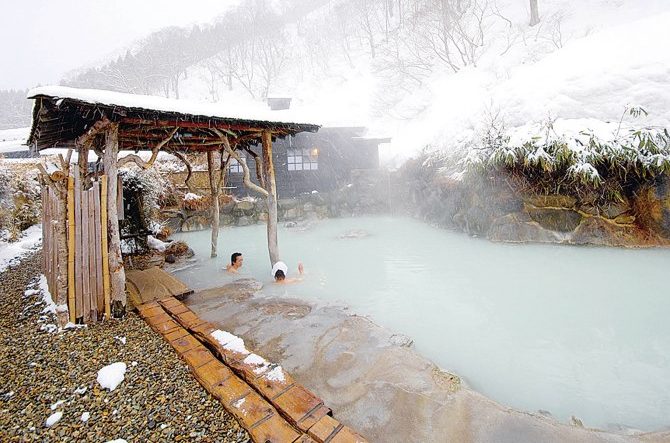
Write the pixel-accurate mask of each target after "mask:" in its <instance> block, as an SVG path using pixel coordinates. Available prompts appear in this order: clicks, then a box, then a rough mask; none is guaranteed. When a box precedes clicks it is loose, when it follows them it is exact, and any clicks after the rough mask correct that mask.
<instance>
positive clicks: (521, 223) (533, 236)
mask: <svg viewBox="0 0 670 443" xmlns="http://www.w3.org/2000/svg"><path fill="white" fill-rule="evenodd" d="M488 239H489V240H491V241H497V242H507V243H526V242H537V243H557V242H560V241H562V239H561V238H560V237H559V235H558V234H557V233H556V232H554V231H548V230H546V229H543V228H542V227H541V226H540V225H539V224H538V223H536V222H533V221H532V219H531V218H530V217H529V216H528V214H526V213H517V214H508V215H505V216H503V217H499V218H497V219H496V220H495V221H494V222H493V224H492V225H491V229H490V230H489V234H488Z"/></svg>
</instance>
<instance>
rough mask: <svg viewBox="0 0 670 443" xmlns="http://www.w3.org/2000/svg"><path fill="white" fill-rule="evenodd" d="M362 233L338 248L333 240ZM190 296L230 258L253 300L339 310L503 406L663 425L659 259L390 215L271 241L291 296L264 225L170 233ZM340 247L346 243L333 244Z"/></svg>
mask: <svg viewBox="0 0 670 443" xmlns="http://www.w3.org/2000/svg"><path fill="white" fill-rule="evenodd" d="M353 231H356V232H355V233H356V234H358V235H360V234H362V233H363V232H366V233H368V234H369V235H368V236H364V237H361V238H341V237H342V236H343V235H345V234H347V233H352V232H353ZM177 237H178V238H179V239H182V240H185V241H187V242H188V243H189V245H191V247H192V248H193V249H194V250H195V251H196V254H197V255H196V257H197V263H196V266H194V267H192V268H190V269H187V270H183V271H180V272H177V274H176V275H177V276H178V277H179V278H181V279H183V280H184V281H186V283H187V284H189V285H191V286H192V287H193V288H195V289H202V288H207V287H214V286H219V285H221V284H224V283H227V282H230V281H232V277H230V276H229V275H227V274H226V273H225V272H224V271H222V270H221V268H223V267H224V266H225V264H226V263H227V262H228V260H229V258H230V254H231V253H232V252H236V251H240V252H243V253H244V257H245V262H244V268H243V269H244V274H246V275H248V276H253V277H255V278H257V279H259V280H261V281H262V282H263V283H265V284H267V286H266V288H265V289H264V292H266V293H269V294H274V295H279V296H283V295H288V296H298V297H301V298H306V299H311V300H321V301H326V302H342V303H344V304H346V305H348V306H350V307H351V308H352V311H354V312H356V313H357V314H361V315H369V316H370V317H371V318H372V319H373V320H374V321H375V322H377V323H378V324H380V325H382V326H384V327H386V328H388V329H390V330H392V331H394V332H400V333H404V334H407V335H408V336H410V337H411V338H412V339H414V342H415V346H416V348H417V350H418V351H419V352H420V353H422V354H423V355H425V356H426V357H428V358H430V359H431V360H433V361H434V362H435V363H436V364H438V365H439V366H440V367H442V368H443V369H446V370H450V371H453V372H455V373H456V374H458V375H459V376H461V377H462V378H463V379H464V380H465V381H466V382H467V383H468V384H469V385H470V386H471V387H472V388H474V389H475V390H477V391H479V392H482V393H484V394H485V395H487V396H489V397H491V398H493V399H494V400H496V401H498V402H500V403H502V404H504V405H508V406H512V407H514V408H517V409H521V410H526V411H532V412H535V411H539V410H543V411H549V412H550V413H551V414H552V415H553V416H554V417H556V418H558V419H560V420H564V421H565V420H569V418H570V416H572V415H574V416H575V417H578V418H579V419H581V420H582V421H583V422H584V424H585V425H586V426H592V427H598V428H611V427H613V426H617V425H624V426H629V427H633V428H638V429H642V430H655V429H661V428H664V427H667V426H669V425H670V418H669V417H670V322H668V312H670V297H668V290H667V275H668V274H667V263H668V259H669V258H670V251H667V250H622V249H610V248H585V247H568V246H555V245H509V244H495V243H490V242H488V241H486V240H480V239H473V238H470V237H468V236H466V235H463V234H458V233H452V232H449V231H445V230H440V229H436V228H433V227H430V226H428V225H426V224H424V223H421V222H418V221H415V220H412V219H407V218H391V217H366V218H349V219H336V220H325V221H320V222H316V224H315V225H313V226H312V227H311V228H310V229H307V230H300V229H296V228H293V229H286V228H282V229H280V232H279V245H280V251H281V253H282V259H283V260H284V261H286V262H287V264H288V265H289V268H290V270H291V271H290V275H289V276H291V275H295V273H296V271H295V269H296V266H297V262H298V260H302V261H303V262H304V264H305V269H306V272H307V275H306V278H305V280H304V281H303V282H301V283H299V284H296V285H291V286H275V285H272V284H271V276H270V265H269V259H268V255H267V249H266V241H265V226H263V225H256V226H250V227H244V228H225V229H222V230H221V233H220V246H219V247H220V254H219V255H220V257H219V258H217V259H210V258H209V239H210V232H209V231H203V232H198V233H189V234H180V235H178V236H177ZM345 237H346V235H345Z"/></svg>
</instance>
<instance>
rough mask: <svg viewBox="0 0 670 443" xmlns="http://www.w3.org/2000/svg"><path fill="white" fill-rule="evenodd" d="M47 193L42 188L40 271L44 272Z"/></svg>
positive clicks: (44, 188) (44, 187)
mask: <svg viewBox="0 0 670 443" xmlns="http://www.w3.org/2000/svg"><path fill="white" fill-rule="evenodd" d="M47 203H48V200H47V191H46V186H42V244H43V249H42V269H44V271H46V269H47V261H46V256H47V254H46V251H47V241H46V232H47V223H46V220H47Z"/></svg>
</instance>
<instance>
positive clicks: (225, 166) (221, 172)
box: [216, 149, 231, 190]
mask: <svg viewBox="0 0 670 443" xmlns="http://www.w3.org/2000/svg"><path fill="white" fill-rule="evenodd" d="M223 153H224V150H223V149H222V150H221V154H220V155H221V165H220V166H219V182H218V183H217V184H216V189H217V190H220V189H221V187H222V186H223V183H224V182H225V180H226V171H227V170H228V163H229V162H230V158H231V157H230V155H228V157H226V159H225V160H224V158H223Z"/></svg>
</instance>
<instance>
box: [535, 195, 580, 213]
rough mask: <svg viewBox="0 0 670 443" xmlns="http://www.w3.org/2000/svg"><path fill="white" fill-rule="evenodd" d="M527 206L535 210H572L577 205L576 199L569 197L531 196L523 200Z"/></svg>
mask: <svg viewBox="0 0 670 443" xmlns="http://www.w3.org/2000/svg"><path fill="white" fill-rule="evenodd" d="M524 201H525V202H526V203H528V204H529V205H533V206H535V207H537V208H567V209H572V208H574V207H575V204H576V203H577V199H575V198H574V197H570V196H569V195H560V194H550V195H532V196H528V197H525V198H524Z"/></svg>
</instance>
